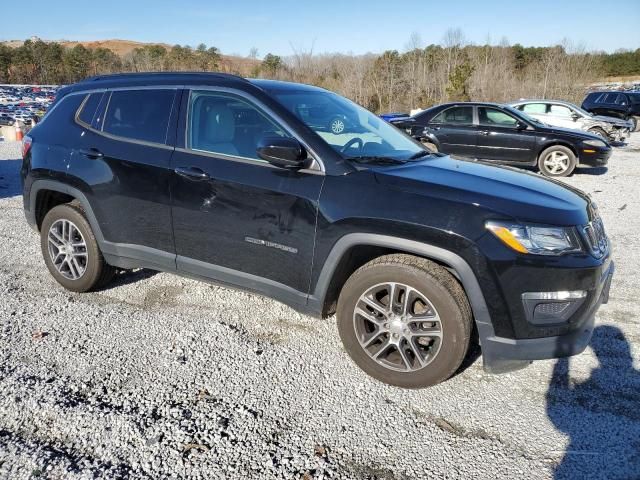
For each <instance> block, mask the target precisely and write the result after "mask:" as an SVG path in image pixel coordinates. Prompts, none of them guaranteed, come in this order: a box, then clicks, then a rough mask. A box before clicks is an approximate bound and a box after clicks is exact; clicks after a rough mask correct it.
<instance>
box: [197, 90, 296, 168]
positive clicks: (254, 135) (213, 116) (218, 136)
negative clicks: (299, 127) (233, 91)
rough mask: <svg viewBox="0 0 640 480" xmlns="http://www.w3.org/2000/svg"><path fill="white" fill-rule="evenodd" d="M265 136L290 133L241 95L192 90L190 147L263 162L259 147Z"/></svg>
mask: <svg viewBox="0 0 640 480" xmlns="http://www.w3.org/2000/svg"><path fill="white" fill-rule="evenodd" d="M266 135H269V136H280V137H288V136H289V135H288V134H287V133H286V132H285V131H284V130H283V129H282V128H281V127H279V126H278V125H277V124H276V123H275V122H274V121H273V120H272V119H271V118H269V117H267V115H266V114H265V113H263V112H262V111H260V110H258V108H256V107H255V106H253V105H252V104H250V103H249V102H247V101H246V100H244V99H241V98H240V97H236V96H235V95H229V94H224V93H217V92H207V91H200V92H199V91H194V92H192V93H191V99H190V105H189V119H188V139H189V147H190V148H192V149H194V150H203V151H205V152H211V153H222V154H225V155H234V156H240V157H245V158H250V159H253V160H260V161H264V160H262V159H261V158H259V157H258V155H257V153H256V150H257V148H258V142H259V141H260V139H261V138H262V137H264V136H266Z"/></svg>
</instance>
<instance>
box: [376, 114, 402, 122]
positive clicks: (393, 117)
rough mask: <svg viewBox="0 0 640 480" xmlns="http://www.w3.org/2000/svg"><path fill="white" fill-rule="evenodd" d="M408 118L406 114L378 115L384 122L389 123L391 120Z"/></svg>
mask: <svg viewBox="0 0 640 480" xmlns="http://www.w3.org/2000/svg"><path fill="white" fill-rule="evenodd" d="M408 117H409V114H408V113H400V112H394V113H381V114H380V118H381V119H383V120H384V121H386V122H390V121H391V120H398V119H400V118H408Z"/></svg>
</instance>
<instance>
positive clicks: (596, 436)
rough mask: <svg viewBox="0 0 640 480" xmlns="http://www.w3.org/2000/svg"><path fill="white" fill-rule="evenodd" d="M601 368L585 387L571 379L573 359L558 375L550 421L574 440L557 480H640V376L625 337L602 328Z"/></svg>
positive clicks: (597, 346) (561, 363)
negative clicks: (638, 477)
mask: <svg viewBox="0 0 640 480" xmlns="http://www.w3.org/2000/svg"><path fill="white" fill-rule="evenodd" d="M591 348H592V349H593V351H594V353H595V354H596V357H597V358H598V361H599V363H600V365H599V366H598V367H597V368H595V369H593V370H592V371H591V375H590V376H589V378H588V379H587V380H586V381H584V382H577V381H575V380H573V379H572V378H570V375H569V358H561V359H560V360H558V362H557V363H556V365H555V367H554V370H553V378H552V380H551V384H550V385H549V390H548V392H547V415H548V416H549V418H550V419H551V421H552V422H553V424H554V425H555V427H556V428H557V429H558V430H560V431H562V432H564V433H565V434H566V435H568V436H569V445H568V446H567V449H566V451H564V452H563V453H564V458H563V459H562V461H561V463H560V464H558V466H557V467H556V470H555V475H554V478H556V479H573V478H580V479H586V478H594V479H595V478H598V479H601V478H637V475H638V472H640V408H639V407H640V371H638V370H635V369H634V368H633V359H632V357H631V350H630V347H629V343H628V341H627V339H626V338H625V336H624V334H623V333H622V331H621V330H620V329H619V328H617V327H613V326H599V327H597V328H596V329H595V330H594V334H593V339H592V341H591Z"/></svg>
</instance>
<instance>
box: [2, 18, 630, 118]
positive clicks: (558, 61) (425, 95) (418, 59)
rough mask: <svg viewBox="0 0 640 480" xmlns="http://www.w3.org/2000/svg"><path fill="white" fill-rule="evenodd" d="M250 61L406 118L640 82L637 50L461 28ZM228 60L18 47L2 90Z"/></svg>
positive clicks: (7, 59) (194, 52) (245, 66)
mask: <svg viewBox="0 0 640 480" xmlns="http://www.w3.org/2000/svg"><path fill="white" fill-rule="evenodd" d="M256 57H257V50H256V49H255V48H254V49H252V51H251V53H250V55H249V58H248V59H244V60H245V62H241V61H239V59H236V60H237V61H236V62H235V63H234V60H233V58H231V59H230V60H226V61H225V62H224V70H226V71H230V72H232V73H238V74H240V75H243V76H249V77H265V78H276V79H282V80H291V81H297V82H303V83H309V84H314V85H319V86H322V87H325V88H328V89H330V90H333V91H336V92H338V93H340V94H342V95H345V96H347V97H349V98H351V99H352V100H354V101H356V102H357V103H359V104H361V105H363V106H365V107H367V108H369V109H371V110H373V111H377V112H381V111H396V110H397V111H407V110H409V109H411V108H416V107H421V108H425V107H428V106H430V105H433V104H437V103H441V102H444V101H452V100H453V101H462V100H477V101H498V102H506V101H510V100H516V99H518V98H524V97H527V98H534V97H535V98H559V99H565V100H570V101H574V102H579V101H581V100H582V97H583V96H584V92H585V90H586V89H587V87H588V86H589V85H590V84H592V83H593V82H594V81H596V80H599V79H601V78H603V77H605V76H612V75H640V49H637V50H635V51H619V52H616V53H611V54H607V53H602V52H588V51H585V50H584V49H582V48H579V47H575V46H572V45H571V44H570V43H569V42H566V41H565V42H562V43H561V44H559V45H556V46H552V47H523V46H522V45H519V44H515V45H510V44H508V42H506V41H502V42H501V43H499V44H497V45H492V44H490V42H488V41H487V42H486V44H485V45H474V44H471V43H469V42H467V41H466V40H465V38H464V34H463V33H462V31H461V30H459V29H451V30H449V31H448V32H447V33H446V34H445V36H444V38H443V39H442V41H441V42H440V44H437V45H436V44H431V45H427V46H424V45H422V42H421V40H420V37H419V36H418V35H417V34H412V35H411V37H410V39H409V41H408V43H407V45H406V47H405V49H404V50H403V51H397V50H388V51H385V52H383V53H381V54H367V55H351V54H314V52H313V50H310V51H297V50H295V49H294V54H293V55H291V56H288V57H280V56H277V55H273V54H270V53H269V54H267V55H265V56H264V57H263V59H262V61H259V60H257V59H256ZM222 63H223V57H222V55H221V52H220V51H219V50H218V49H217V48H216V47H207V46H206V45H205V44H201V45H198V46H197V47H196V48H192V47H189V46H180V45H175V46H173V47H166V46H163V45H145V46H143V47H140V48H135V49H133V50H132V51H131V52H129V53H127V54H124V55H118V54H116V53H115V52H113V51H112V50H109V49H107V48H95V49H89V48H86V47H84V46H82V45H76V46H74V47H72V48H65V47H64V46H62V45H61V44H59V43H56V42H43V41H41V40H35V41H32V40H27V41H25V42H24V44H23V45H22V46H20V47H16V48H9V47H7V46H6V45H0V83H27V84H67V83H72V82H75V81H78V80H81V79H83V78H85V77H87V76H91V75H100V74H107V73H115V72H144V71H192V70H198V71H215V70H220V69H221V64H222Z"/></svg>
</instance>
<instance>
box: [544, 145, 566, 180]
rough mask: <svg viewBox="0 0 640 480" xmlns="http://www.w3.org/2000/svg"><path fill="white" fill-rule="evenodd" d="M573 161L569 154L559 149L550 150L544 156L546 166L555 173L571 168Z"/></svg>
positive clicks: (550, 171)
mask: <svg viewBox="0 0 640 480" xmlns="http://www.w3.org/2000/svg"><path fill="white" fill-rule="evenodd" d="M570 163H571V161H570V159H569V155H567V154H566V153H564V152H561V151H559V150H556V151H553V152H549V154H548V155H547V156H546V157H544V166H545V168H546V169H547V171H549V173H551V174H553V175H559V174H561V173H564V172H566V171H567V170H568V169H569V165H570Z"/></svg>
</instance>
